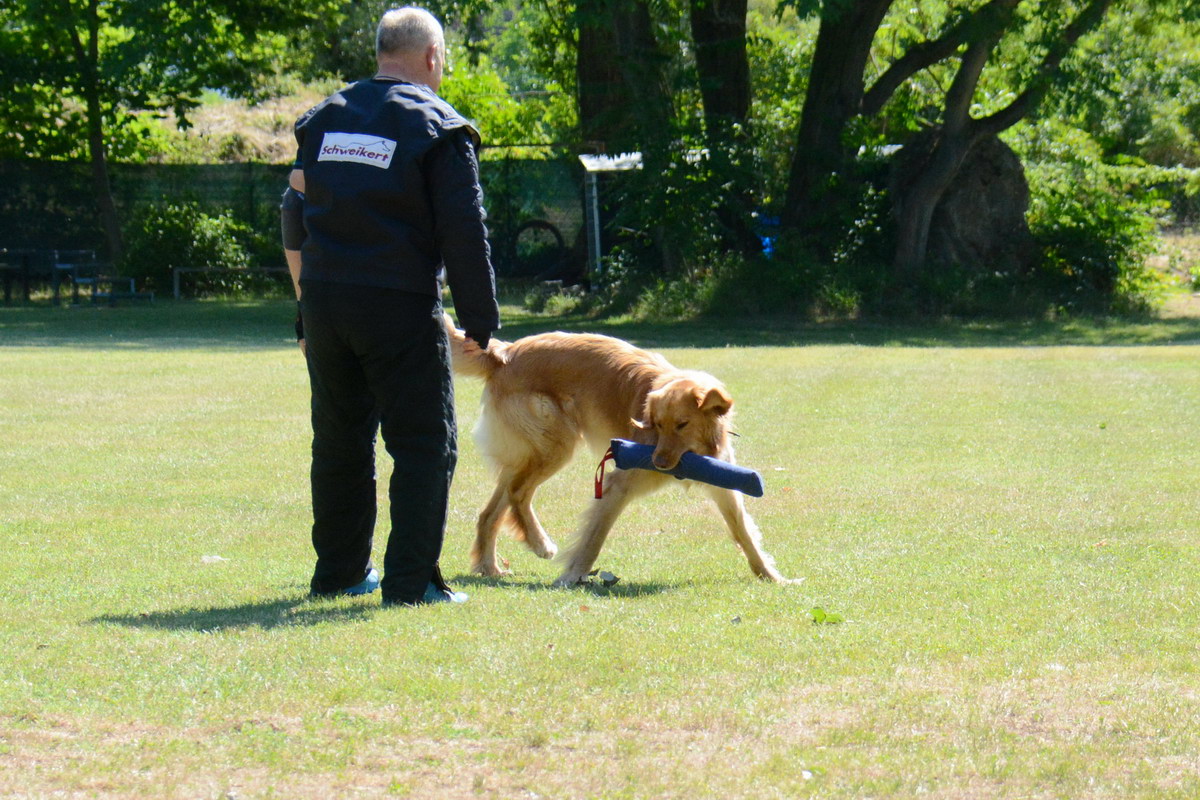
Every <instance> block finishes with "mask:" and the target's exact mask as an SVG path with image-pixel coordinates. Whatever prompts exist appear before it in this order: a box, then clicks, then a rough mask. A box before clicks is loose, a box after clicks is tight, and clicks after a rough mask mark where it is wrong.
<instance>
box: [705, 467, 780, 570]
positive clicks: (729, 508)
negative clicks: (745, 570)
mask: <svg viewBox="0 0 1200 800" xmlns="http://www.w3.org/2000/svg"><path fill="white" fill-rule="evenodd" d="M708 494H709V496H710V497H712V499H713V502H714V503H716V504H717V509H718V510H719V511H720V512H721V516H722V517H724V518H725V524H726V525H728V526H729V533H730V534H732V536H733V540H734V541H735V542H737V546H738V547H740V548H741V549H742V553H743V554H744V555H745V556H746V560H747V561H749V562H750V570H751V571H752V572H753V573H754V574H755V575H757V576H758V577H760V578H762V579H763V580H765V581H773V582H775V583H793V582H794V581H790V580H788V579H787V578H785V577H783V576H782V575H780V574H779V571H778V570H777V569H775V559H773V558H771V554H770V553H768V552H766V551H765V550H763V549H762V533H761V532H760V531H759V530H758V526H757V525H756V524H754V519H753V518H752V517H751V516H750V515H749V514H748V513H746V505H745V503H744V502H743V501H742V496H741V495H740V494H738V493H737V492H735V491H732V490H730V489H719V488H717V487H708Z"/></svg>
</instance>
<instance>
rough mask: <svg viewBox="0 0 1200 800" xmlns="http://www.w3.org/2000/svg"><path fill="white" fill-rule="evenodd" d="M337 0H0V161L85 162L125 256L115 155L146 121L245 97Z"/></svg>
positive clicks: (108, 229) (111, 243)
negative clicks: (288, 39) (291, 38)
mask: <svg viewBox="0 0 1200 800" xmlns="http://www.w3.org/2000/svg"><path fill="white" fill-rule="evenodd" d="M331 3H332V0H315V1H314V2H310V3H290V2H282V1H281V0H257V1H254V2H251V0H176V2H171V3H164V2H160V0H6V2H5V3H4V4H3V5H2V6H0V69H2V71H3V78H4V84H5V87H6V91H5V94H6V96H5V97H4V99H3V108H2V109H0V110H2V111H3V112H4V114H3V121H2V122H0V153H3V154H7V155H15V156H21V157H27V158H45V157H63V156H68V157H70V156H76V155H80V153H79V150H80V148H79V142H81V141H82V142H86V147H85V148H83V149H84V151H85V152H84V153H83V154H82V155H84V156H85V157H86V159H87V160H88V162H89V163H90V164H91V172H92V185H93V191H94V195H95V202H96V209H97V214H98V217H99V220H100V223H101V226H102V228H103V230H104V234H105V237H106V239H107V242H108V249H109V256H110V258H113V259H114V260H115V259H118V258H120V256H121V252H122V249H123V248H122V243H121V225H120V220H119V218H118V215H117V209H116V206H115V204H114V202H113V197H112V190H111V186H110V182H109V175H108V161H109V158H110V151H111V150H112V148H113V146H114V144H115V143H117V142H120V141H121V137H122V134H123V133H125V132H128V131H129V130H131V129H133V128H135V127H136V125H137V120H138V114H139V113H140V112H144V111H160V110H166V109H172V110H173V111H174V112H175V114H176V116H177V117H178V118H179V119H181V120H184V121H186V119H187V113H188V112H189V111H190V110H192V109H193V108H195V107H196V106H197V105H198V103H199V101H200V97H201V95H202V93H203V91H204V90H205V89H223V90H227V91H230V92H232V93H248V92H250V91H251V90H252V89H253V88H254V87H255V85H256V82H257V81H258V80H259V79H260V78H261V76H263V75H264V74H267V73H269V72H270V71H272V70H273V69H274V67H273V65H272V60H273V56H274V55H275V54H276V53H277V52H278V49H279V47H280V46H281V45H282V39H281V38H278V37H272V35H271V34H272V32H277V31H283V30H290V29H293V28H296V27H298V26H300V25H302V24H303V23H304V21H305V20H306V19H308V18H309V17H310V16H311V15H314V14H318V13H321V11H322V9H323V8H324V7H326V6H328V5H330V4H331Z"/></svg>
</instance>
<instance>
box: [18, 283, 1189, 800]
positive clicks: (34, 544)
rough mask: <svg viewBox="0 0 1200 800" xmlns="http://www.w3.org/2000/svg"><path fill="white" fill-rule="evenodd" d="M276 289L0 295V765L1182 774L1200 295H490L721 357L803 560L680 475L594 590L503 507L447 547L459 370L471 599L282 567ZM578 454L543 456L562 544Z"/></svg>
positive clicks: (483, 489)
mask: <svg viewBox="0 0 1200 800" xmlns="http://www.w3.org/2000/svg"><path fill="white" fill-rule="evenodd" d="M289 314H290V308H289V305H288V304H287V303H284V302H274V303H247V304H241V305H227V304H209V303H181V304H173V303H170V302H159V303H156V304H155V305H154V306H152V307H121V308H117V309H46V308H22V307H12V308H0V546H2V547H3V548H4V552H5V553H6V555H7V558H5V559H4V561H3V563H2V564H0V587H3V591H0V640H2V641H3V642H4V644H3V654H4V661H3V670H2V673H0V675H2V677H0V787H3V788H2V789H0V795H3V796H6V797H9V796H11V797H45V796H53V795H56V793H57V794H62V795H64V796H78V797H91V796H97V797H117V796H119V797H187V798H193V797H213V798H218V797H226V796H236V797H238V798H247V797H284V798H291V797H328V796H376V797H435V796H436V797H444V798H459V797H464V798H471V797H503V798H509V797H535V796H536V797H546V798H550V797H554V798H559V797H564V798H625V797H628V798H646V797H677V798H694V797H714V798H717V797H720V798H724V797H745V798H776V797H777V798H791V797H801V798H803V797H814V798H815V797H821V798H828V797H843V798H857V797H910V796H915V795H918V794H927V795H930V796H933V797H945V798H951V797H953V798H960V797H989V798H990V797H1013V798H1015V797H1039V798H1040V797H1046V798H1059V797H1062V798H1076V797H1094V798H1129V797H1146V798H1151V797H1152V798H1163V797H1166V798H1175V797H1178V798H1191V797H1196V796H1198V795H1200V756H1198V755H1197V754H1198V753H1200V644H1198V643H1200V602H1198V600H1197V576H1198V575H1200V490H1198V486H1197V481H1198V479H1200V472H1198V470H1197V466H1196V465H1197V464H1200V437H1197V436H1196V430H1195V428H1196V422H1197V420H1200V391H1198V390H1200V320H1197V319H1196V318H1194V317H1184V316H1177V317H1174V318H1170V319H1147V320H1142V321H1124V322H1122V321H1103V320H1098V321H1075V322H1068V323H1057V324H1055V323H1037V324H1025V323H1002V322H998V323H989V324H974V325H970V326H961V325H960V326H955V325H950V324H946V325H916V324H914V325H907V326H886V325H867V324H858V325H840V326H809V325H801V324H796V323H790V322H787V321H783V320H768V321H753V320H746V321H743V322H741V323H739V324H737V325H732V324H726V325H721V324H718V323H711V322H710V323H701V324H689V325H679V326H672V327H651V326H646V325H641V324H636V323H620V322H618V323H611V324H607V325H604V326H599V325H595V324H590V323H587V322H585V321H581V320H538V319H534V318H529V317H522V316H521V315H519V314H516V313H514V312H513V311H512V310H511V309H510V310H509V314H508V315H507V318H509V319H511V320H512V322H511V324H510V325H509V326H508V328H507V329H506V331H505V337H506V338H513V337H515V336H518V335H523V334H526V333H530V332H533V331H534V330H538V329H542V328H545V327H546V326H548V325H552V326H561V327H567V328H576V329H579V328H593V329H602V330H606V331H607V332H610V333H616V334H618V335H621V336H624V337H626V338H630V339H633V340H635V341H636V342H638V343H639V344H642V345H645V346H649V347H653V348H655V349H661V350H663V352H665V354H666V355H667V356H668V357H669V358H670V359H671V360H672V361H673V362H674V363H676V364H677V365H679V366H681V367H690V368H703V369H706V370H708V371H711V372H713V373H714V374H716V375H718V376H720V377H721V378H722V379H724V380H725V382H726V383H727V384H728V385H729V387H730V389H731V390H732V392H733V394H734V396H735V397H736V398H737V403H738V406H737V411H738V417H737V428H738V430H739V431H740V433H741V438H740V439H739V440H738V452H739V457H740V460H741V461H742V462H743V463H745V464H747V465H750V466H753V467H755V468H757V469H759V470H760V471H761V472H762V473H763V475H764V478H765V480H766V484H767V494H766V496H765V497H764V498H762V499H759V500H749V501H748V507H749V508H750V510H751V512H752V513H753V514H754V515H755V517H756V518H757V520H758V522H759V524H760V526H761V527H762V529H763V532H764V537H765V544H766V548H767V550H768V551H769V552H771V553H773V554H774V555H775V557H776V559H777V561H778V563H779V566H780V569H781V571H782V572H784V574H786V575H789V576H792V577H799V578H803V581H802V582H801V583H800V584H799V585H798V586H786V587H779V586H773V585H766V584H762V583H760V582H758V581H756V580H754V579H753V578H752V577H751V575H750V572H749V569H748V568H747V567H746V564H745V561H744V559H742V557H741V555H740V554H739V553H738V552H737V550H736V548H735V546H734V545H733V544H732V542H731V541H730V540H729V537H728V536H727V535H726V534H725V533H724V531H723V529H722V525H721V523H720V522H719V520H718V519H717V518H716V516H715V515H714V514H713V513H711V512H709V511H708V509H707V508H706V506H705V505H704V503H703V502H702V500H701V498H700V497H699V495H698V493H691V494H688V493H684V492H681V491H678V490H674V489H673V490H672V491H669V492H664V493H662V494H659V495H655V496H653V497H651V498H649V499H648V500H647V501H646V502H644V503H641V504H639V505H636V506H634V507H633V508H632V509H631V510H630V511H629V512H628V513H627V514H626V515H625V516H624V517H623V518H622V520H621V521H620V522H619V523H618V527H617V529H616V531H615V532H614V534H613V536H612V537H610V540H609V542H608V544H607V546H606V548H605V550H604V551H603V553H602V555H601V559H600V561H599V562H598V564H597V566H598V567H600V568H602V569H605V570H608V571H610V572H613V573H615V574H616V575H618V576H620V577H621V579H622V580H621V582H620V583H618V584H617V585H616V586H614V587H612V588H611V589H607V590H606V589H602V588H594V589H580V590H573V591H560V590H552V589H550V588H549V584H550V582H551V581H552V580H553V578H554V577H555V576H556V575H557V568H556V565H555V564H553V563H547V562H543V561H540V560H538V559H536V558H535V557H533V556H532V555H531V554H529V553H527V552H525V551H524V550H523V548H522V547H521V546H519V545H518V544H516V543H514V542H504V543H502V553H503V554H504V555H506V556H507V557H508V558H510V559H511V561H512V566H513V569H514V570H515V575H514V577H513V578H511V579H508V580H504V581H491V580H482V579H475V578H472V577H470V576H467V575H466V574H465V572H466V568H467V557H466V552H467V547H468V545H469V542H470V537H471V535H472V528H473V524H474V516H475V513H476V512H477V510H478V507H479V506H480V505H481V504H482V502H483V501H484V500H485V499H486V494H487V492H488V490H489V489H490V486H489V485H488V479H487V474H486V470H485V468H484V466H483V464H482V463H481V462H480V459H479V456H478V453H477V452H476V450H475V448H474V446H473V443H472V442H471V441H470V437H469V436H468V435H466V432H467V431H469V430H470V428H471V427H472V425H473V424H474V420H475V418H476V413H477V412H476V408H477V405H478V400H479V392H480V387H479V385H478V383H477V382H475V381H471V380H463V381H460V382H459V383H458V387H457V389H458V407H459V413H460V428H461V429H462V430H463V431H464V436H463V442H462V447H461V449H462V457H461V460H460V467H459V471H458V475H457V478H456V482H455V486H454V491H453V494H452V499H451V503H452V507H451V523H450V530H449V533H448V538H447V542H446V548H445V552H444V556H443V565H444V568H445V570H446V572H447V573H448V575H449V576H450V577H451V578H452V579H453V580H454V582H455V583H456V584H457V585H458V586H459V587H460V588H463V589H465V590H466V591H468V592H469V593H470V594H471V601H470V602H469V603H468V604H467V605H466V606H464V607H461V608H445V607H437V608H425V609H416V610H413V609H394V610H393V609H388V610H386V611H385V610H382V609H380V608H379V606H378V596H376V597H374V598H365V599H344V600H338V601H310V600H308V599H307V598H306V596H305V593H306V589H307V580H308V576H309V570H310V568H311V553H310V546H309V544H308V537H307V524H308V495H307V449H308V423H307V415H306V408H307V386H306V377H305V373H304V369H303V364H302V362H301V360H300V357H299V355H298V353H297V352H296V351H295V348H294V344H292V343H290V342H289V341H288V330H289ZM727 345H730V346H727ZM379 466H380V477H381V479H383V478H386V476H387V474H388V473H389V471H390V465H389V464H388V463H387V458H386V456H383V455H382V454H381V458H380V464H379ZM594 467H595V464H594V463H592V459H591V458H590V457H586V458H584V457H581V458H579V459H578V460H577V461H576V463H574V464H573V465H572V466H571V467H570V468H569V469H568V470H566V471H565V472H564V473H563V474H561V475H560V476H558V477H557V478H555V479H554V480H553V481H552V482H551V483H550V484H549V485H548V487H547V489H546V490H545V491H544V492H543V493H542V494H541V495H540V503H539V511H540V514H541V516H542V518H543V521H544V522H545V523H546V526H547V528H548V529H549V530H550V531H551V532H552V533H553V534H554V535H555V536H556V538H557V539H558V540H559V542H560V543H561V542H562V541H563V540H564V539H565V538H566V534H567V532H569V530H570V529H571V528H572V526H573V524H574V522H575V520H576V519H577V517H578V514H579V513H580V511H581V510H582V509H583V508H584V506H586V504H587V503H588V502H589V498H590V491H591V473H592V470H593V469H594ZM382 485H385V481H383V480H381V486H382ZM380 533H381V535H380V540H381V542H380V543H382V538H383V536H384V535H385V534H386V530H384V529H381V531H380ZM205 556H219V557H220V558H221V559H223V560H216V561H214V560H212V559H205ZM816 606H820V607H822V608H824V609H825V610H827V611H829V612H832V613H836V614H839V615H841V616H843V617H844V618H845V621H844V622H843V623H841V624H836V625H815V624H813V623H812V622H811V617H810V614H809V610H810V609H812V608H813V607H816Z"/></svg>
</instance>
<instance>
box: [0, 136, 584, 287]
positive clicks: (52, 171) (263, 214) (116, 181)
mask: <svg viewBox="0 0 1200 800" xmlns="http://www.w3.org/2000/svg"><path fill="white" fill-rule="evenodd" d="M545 152H546V151H545V148H541V149H540V150H538V149H535V148H527V147H496V148H489V149H487V150H485V152H484V153H483V155H482V159H481V164H480V173H481V178H482V182H483V187H484V197H485V202H486V205H487V209H488V212H489V220H488V225H489V229H490V231H491V238H492V250H493V260H494V261H495V266H496V271H497V274H498V276H499V277H500V278H501V279H509V278H511V279H517V278H520V279H542V280H553V279H563V278H569V277H572V276H574V275H576V274H582V271H583V270H584V268H585V263H586V245H585V243H584V242H583V240H582V234H581V231H582V227H583V206H582V199H581V198H582V171H581V170H580V168H579V166H578V164H577V163H576V162H575V160H574V158H572V157H566V156H550V157H531V156H538V155H544V154H545ZM289 170H290V167H289V166H287V165H278V164H259V163H240V164H198V165H178V164H110V165H109V173H110V182H111V185H112V192H113V199H114V201H115V203H116V206H117V209H118V213H119V215H120V217H121V219H122V221H123V222H127V221H129V220H130V219H132V218H133V215H136V214H139V213H145V209H148V208H154V207H161V206H166V205H170V204H174V203H183V202H188V203H194V204H196V205H197V206H199V207H200V208H201V209H202V210H203V211H204V212H206V213H209V214H214V215H215V214H227V215H229V216H231V217H232V218H234V219H235V220H237V221H238V222H241V223H243V224H244V225H246V226H247V227H248V228H249V229H250V230H251V231H252V232H253V233H254V235H255V236H256V237H257V238H259V239H260V241H261V242H262V243H263V246H261V247H259V248H257V249H252V252H253V254H254V255H253V260H254V263H253V266H255V267H275V266H281V265H282V264H283V254H282V252H281V251H280V250H278V249H276V246H275V243H277V242H278V241H279V197H280V194H281V193H282V191H283V188H284V186H285V185H286V181H287V173H288V172H289ZM0 187H3V188H0V251H4V250H6V251H8V252H10V253H11V252H17V251H21V252H26V253H29V252H42V253H46V254H50V253H52V252H53V251H55V250H59V251H61V250H94V251H95V252H96V253H99V254H103V253H104V252H106V250H107V247H106V244H105V238H104V233H103V228H102V226H101V222H100V216H99V213H98V211H97V207H96V202H95V199H94V198H95V191H94V189H93V183H92V174H91V168H90V166H89V165H88V164H83V163H70V162H54V161H0ZM47 258H50V256H49V255H47ZM187 266H192V267H203V266H207V265H204V264H192V265H187Z"/></svg>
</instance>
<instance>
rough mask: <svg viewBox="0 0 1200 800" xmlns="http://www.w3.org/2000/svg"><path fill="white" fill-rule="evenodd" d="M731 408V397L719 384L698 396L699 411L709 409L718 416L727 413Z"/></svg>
mask: <svg viewBox="0 0 1200 800" xmlns="http://www.w3.org/2000/svg"><path fill="white" fill-rule="evenodd" d="M731 408H733V398H732V397H730V396H729V392H727V391H725V390H724V389H722V388H721V387H720V386H714V387H712V388H711V389H709V390H708V392H707V393H705V394H704V395H703V396H701V397H700V410H701V411H711V412H712V413H714V414H716V415H717V416H718V417H720V416H724V415H725V414H728V413H729V409H731Z"/></svg>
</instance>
